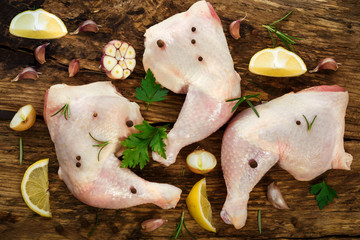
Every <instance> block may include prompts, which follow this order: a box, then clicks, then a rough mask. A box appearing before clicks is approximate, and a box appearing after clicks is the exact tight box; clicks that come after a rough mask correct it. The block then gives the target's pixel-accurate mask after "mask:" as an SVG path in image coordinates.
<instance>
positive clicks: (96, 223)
mask: <svg viewBox="0 0 360 240" xmlns="http://www.w3.org/2000/svg"><path fill="white" fill-rule="evenodd" d="M98 224H99V217H98V214H97V213H96V217H95V226H94V227H93V228H92V229H91V232H89V234H88V237H90V236H91V235H93V234H94V232H95V230H96V227H97V226H98Z"/></svg>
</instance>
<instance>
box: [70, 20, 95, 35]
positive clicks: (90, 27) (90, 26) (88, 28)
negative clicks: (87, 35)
mask: <svg viewBox="0 0 360 240" xmlns="http://www.w3.org/2000/svg"><path fill="white" fill-rule="evenodd" d="M99 27H101V26H100V25H97V24H96V22H94V21H93V20H86V21H84V22H82V23H81V24H80V26H79V27H78V28H77V29H76V30H75V31H73V32H71V33H69V34H70V35H75V34H78V33H80V32H94V33H97V32H98V31H99Z"/></svg>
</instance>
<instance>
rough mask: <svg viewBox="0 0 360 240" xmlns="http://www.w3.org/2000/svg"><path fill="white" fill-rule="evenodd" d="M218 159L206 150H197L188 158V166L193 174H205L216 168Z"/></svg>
mask: <svg viewBox="0 0 360 240" xmlns="http://www.w3.org/2000/svg"><path fill="white" fill-rule="evenodd" d="M216 163H217V161H216V157H215V156H214V155H213V154H212V153H210V152H208V151H205V150H195V151H193V152H192V153H190V154H189V155H188V156H187V158H186V164H187V165H188V167H189V169H190V170H191V171H192V172H193V173H197V174H205V173H208V172H210V171H211V170H213V169H214V168H215V166H216Z"/></svg>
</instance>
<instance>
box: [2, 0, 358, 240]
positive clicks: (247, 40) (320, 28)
mask: <svg viewBox="0 0 360 240" xmlns="http://www.w3.org/2000/svg"><path fill="white" fill-rule="evenodd" d="M193 2H194V0H182V1H178V0H176V1H170V0H144V1H142V0H132V1H108V0H91V1H81V0H40V1H32V0H22V1H15V0H8V1H3V2H2V3H3V4H2V6H1V8H0V110H6V111H9V112H10V115H11V113H12V114H13V113H14V112H16V111H17V109H18V108H19V107H21V106H23V105H25V104H29V103H30V104H32V105H33V106H34V107H35V109H36V111H37V114H38V117H37V122H36V123H35V125H34V126H33V127H32V128H31V129H30V130H28V131H26V132H22V133H18V132H14V131H12V130H10V129H9V127H8V125H9V120H7V119H1V120H0V142H1V147H0V182H1V184H0V238H1V239H87V238H88V237H87V235H88V233H89V232H90V231H91V229H92V228H93V226H94V224H95V215H96V213H98V216H99V225H98V227H97V229H96V231H95V232H94V234H93V236H91V237H90V239H168V236H170V234H171V233H172V231H173V230H174V229H175V224H176V223H177V222H178V220H179V218H180V215H181V212H182V211H185V212H186V215H185V219H186V224H187V226H188V228H189V229H190V230H191V232H192V233H194V234H195V235H196V236H197V237H198V239H245V238H248V239H267V238H269V239H291V238H294V239H295V238H296V239H299V238H306V239H310V238H311V239H316V238H324V239H327V238H329V239H334V238H340V239H345V238H360V230H359V229H360V202H359V199H360V177H359V171H360V161H359V159H360V126H359V124H360V117H359V113H360V75H359V69H360V48H359V43H360V40H359V39H360V8H359V6H358V1H357V0H338V1H336V0H334V1H322V0H316V1H314V0H287V1H285V0H274V1H268V0H264V1H257V0H247V1H241V2H240V1H235V0H232V1H222V0H210V2H211V4H212V5H213V7H214V8H215V10H216V12H217V13H218V15H219V17H220V19H221V20H222V24H223V26H224V31H225V34H226V37H227V40H228V44H229V48H230V51H231V54H232V56H233V59H234V64H235V68H236V70H237V71H238V72H239V73H240V75H241V77H242V91H243V94H250V93H258V92H260V93H261V96H262V98H263V99H264V100H270V99H273V98H276V97H279V96H281V95H283V94H285V93H287V92H289V91H298V90H301V89H303V88H306V87H310V86H314V85H320V84H338V85H340V86H342V87H345V88H346V89H347V90H348V91H349V95H350V101H349V106H348V109H347V114H346V129H345V149H346V151H347V152H349V153H351V154H352V155H353V156H354V161H353V164H352V170H351V171H341V170H331V171H328V172H326V173H325V174H323V175H322V176H320V177H319V178H317V179H315V180H313V181H311V182H298V181H296V180H294V178H293V177H292V176H291V175H289V174H288V173H287V172H285V171H284V170H282V169H280V168H279V167H278V166H275V167H274V168H273V169H271V170H270V171H269V172H268V173H267V174H266V175H265V177H264V178H263V179H262V180H261V181H260V182H259V183H258V184H257V185H256V187H255V188H254V190H253V192H252V193H251V196H250V201H249V206H248V209H249V210H248V220H247V223H246V226H245V227H244V228H242V229H241V230H235V229H234V228H233V227H232V226H229V225H226V224H225V223H223V221H222V220H221V219H220V217H219V214H220V210H221V208H222V205H223V203H224V201H225V196H226V187H225V183H224V180H223V177H222V172H221V165H220V162H219V164H218V166H217V167H216V168H215V170H213V171H212V172H210V173H209V174H207V176H206V177H207V184H208V185H207V188H208V195H209V200H210V202H211V204H212V208H213V218H214V225H215V227H216V228H217V229H218V231H217V233H210V232H207V231H205V230H203V229H202V228H201V227H199V226H198V225H197V224H196V222H195V221H194V220H193V219H192V218H191V216H190V215H189V214H188V212H187V209H186V204H185V198H186V196H187V194H188V193H189V191H190V189H191V187H192V185H193V184H194V183H195V182H197V181H198V180H199V179H201V178H202V176H200V175H195V174H193V173H191V172H190V171H189V170H188V169H187V168H186V165H185V157H186V156H187V154H188V153H190V152H191V151H192V150H193V149H194V148H196V147H197V146H201V147H204V148H205V149H207V150H209V151H211V152H213V153H214V154H215V156H216V157H217V158H218V160H220V145H221V138H222V135H223V132H224V129H225V128H224V127H222V128H221V129H220V130H219V131H218V132H216V133H214V134H213V135H212V136H210V137H209V138H207V139H205V140H203V141H201V142H200V143H196V144H192V145H190V146H188V147H186V148H184V149H183V150H182V151H181V152H180V155H179V156H178V159H177V162H176V164H174V165H172V166H171V167H169V168H164V167H162V166H160V165H159V164H157V163H155V162H152V163H151V164H150V165H149V166H147V167H146V168H145V169H144V170H143V171H141V172H140V171H139V170H136V171H135V172H136V173H137V174H139V175H140V176H142V177H144V178H145V179H147V180H150V181H159V182H168V183H171V184H174V185H176V186H178V187H180V188H181V189H182V190H183V194H182V197H181V200H180V202H179V204H178V206H177V207H176V209H172V210H168V211H166V210H161V209H159V208H158V207H156V206H153V205H142V206H138V207H133V208H130V209H123V210H103V209H96V208H93V207H89V206H87V205H85V204H83V203H81V202H80V201H78V200H77V199H75V198H74V197H73V196H72V195H71V194H70V192H69V191H68V190H67V188H66V186H65V184H64V183H63V182H62V181H61V180H60V179H59V177H58V175H57V170H58V163H57V160H56V155H55V150H54V145H53V143H52V142H51V140H50V136H49V133H48V130H47V127H46V125H45V123H44V121H43V118H42V108H43V96H44V93H45V91H46V89H48V88H49V87H50V86H51V85H53V84H58V83H67V84H72V85H80V84H86V83H90V82H95V81H104V80H109V79H108V78H107V77H106V75H105V74H104V73H103V72H102V71H100V70H99V69H98V66H99V64H100V58H101V50H102V47H103V46H104V45H105V44H106V43H107V42H108V41H110V40H112V39H119V40H125V41H128V42H130V43H131V44H132V45H133V46H134V47H135V49H136V51H137V57H136V60H137V63H138V65H137V66H136V69H135V71H134V73H133V74H132V75H131V76H130V78H129V79H128V80H125V81H114V84H115V85H116V86H117V87H118V88H119V89H120V91H121V92H122V93H123V95H124V96H125V97H127V98H129V99H130V100H132V101H136V102H138V103H139V104H140V105H141V110H142V114H143V116H144V118H145V119H147V120H148V121H150V122H152V123H173V122H175V121H176V118H177V115H178V113H179V111H180V109H181V106H182V103H183V100H184V98H185V96H183V95H176V94H173V93H170V94H169V96H168V98H167V100H166V101H163V102H159V103H155V104H152V106H151V107H150V110H149V111H148V112H146V111H145V106H144V104H143V103H141V102H139V101H138V100H137V99H135V98H134V95H135V93H134V90H135V88H136V87H137V86H139V84H140V79H141V78H142V77H143V76H144V75H145V72H144V70H143V67H142V64H141V60H142V54H143V51H144V47H143V34H144V32H145V30H146V28H148V27H150V26H151V25H153V24H156V23H158V22H160V21H162V20H164V19H165V18H167V17H170V16H171V15H173V14H175V13H178V12H182V11H185V10H187V9H188V8H189V7H190V6H191V4H192V3H193ZM34 6H35V7H36V8H39V7H41V8H44V9H45V10H48V11H50V12H53V13H55V14H56V15H57V16H59V17H60V18H61V19H62V20H63V21H64V22H65V24H66V26H67V27H68V30H69V31H73V30H75V29H76V28H77V26H78V25H79V24H80V23H81V22H82V21H84V20H87V19H93V20H95V21H96V22H97V23H98V24H100V25H102V28H101V29H100V31H99V32H98V33H96V34H94V33H81V34H79V35H74V36H70V35H67V36H65V37H63V38H61V39H57V40H51V41H50V42H51V44H50V46H49V47H48V48H47V50H46V51H47V53H46V58H47V62H46V63H45V64H44V65H38V64H36V62H35V59H34V56H33V50H34V49H35V47H36V46H38V45H39V44H41V43H44V42H48V41H39V40H29V39H22V38H17V37H14V36H11V35H10V34H9V32H8V27H9V24H10V21H11V19H12V18H13V17H14V16H15V15H16V14H17V13H19V12H21V11H24V10H28V9H32V8H34ZM290 10H293V11H294V13H293V15H292V16H291V17H290V18H289V20H287V21H284V22H283V23H281V24H279V26H280V27H281V29H282V30H284V31H285V32H287V33H290V34H291V35H293V36H296V37H300V38H302V39H303V40H301V41H298V43H299V44H298V45H296V46H295V51H296V53H297V54H299V55H300V56H301V57H302V58H303V59H304V61H305V63H306V65H307V66H308V68H309V69H311V68H313V67H315V66H316V65H317V62H318V61H319V60H321V59H322V58H324V57H334V58H335V59H336V60H337V61H338V62H340V63H342V66H341V67H340V68H339V70H338V71H337V72H322V73H314V74H310V73H306V74H305V75H303V76H301V77H296V78H269V77H260V76H256V75H254V74H251V73H249V71H248V70H247V67H248V62H249V60H250V58H251V56H252V55H253V54H254V53H255V52H257V51H259V50H261V49H263V48H265V47H270V46H271V40H270V38H269V36H268V34H267V32H266V31H265V29H264V28H262V27H261V25H262V24H266V23H271V22H272V21H274V20H276V19H278V18H280V17H282V16H283V15H285V14H286V13H287V12H289V11H290ZM245 13H247V21H244V22H243V23H242V25H241V38H240V39H239V40H234V39H232V38H231V37H230V35H229V32H228V25H229V24H230V22H231V21H232V20H234V19H237V18H240V17H243V16H244V15H245ZM254 29H255V30H256V31H257V33H258V34H254V32H253V30H254ZM279 44H280V43H279ZM73 58H80V59H81V70H80V72H79V73H78V74H77V75H76V76H75V77H74V78H69V77H68V73H67V65H68V63H69V61H70V60H71V59H73ZM26 66H35V67H36V68H37V69H38V71H40V72H42V75H41V76H40V78H39V79H38V80H37V81H33V80H23V81H19V82H17V83H11V82H10V80H11V79H12V78H13V77H14V76H16V75H17V73H18V72H19V71H20V70H21V69H22V68H23V67H26ZM244 108H245V106H242V107H241V108H240V109H239V110H238V111H241V110H242V109H244ZM20 136H21V137H22V138H23V143H24V163H23V165H21V166H20V165H19V160H18V154H19V148H18V141H19V137H20ZM47 157H49V158H50V163H49V182H50V193H51V196H50V198H51V199H50V200H51V209H52V213H53V218H52V219H46V218H43V217H40V216H38V215H37V214H35V213H33V212H32V211H31V210H30V209H28V208H27V206H26V205H25V203H24V201H23V199H22V197H21V193H20V183H21V180H22V176H23V174H24V172H25V170H26V168H27V167H28V166H29V165H30V164H32V163H33V162H35V161H36V160H39V159H42V158H47ZM183 169H186V170H185V175H184V176H182V171H183ZM322 178H325V179H326V180H327V182H328V184H329V185H331V186H333V187H334V188H335V190H336V191H337V193H338V196H339V198H338V199H335V201H334V203H332V204H330V205H328V206H326V207H325V208H324V209H323V210H322V211H320V210H319V209H318V207H317V204H316V201H315V199H314V196H312V195H310V193H309V187H310V185H311V184H313V183H316V182H319V181H320V180H321V179H322ZM273 180H275V181H277V182H278V185H279V186H280V188H281V189H282V192H283V195H284V197H285V199H286V201H287V202H288V205H289V206H290V208H291V209H290V210H277V209H275V208H274V207H272V205H271V204H270V203H269V202H268V201H267V199H266V187H267V185H268V184H269V183H270V182H271V181H273ZM259 209H260V210H261V211H262V231H263V234H262V235H259V232H258V227H257V220H256V214H257V210H259ZM154 217H162V218H165V219H168V220H169V221H168V222H167V223H166V224H165V225H164V226H163V227H161V228H160V229H158V230H156V231H154V232H152V233H143V232H141V230H140V223H141V222H142V221H143V220H146V219H148V218H154ZM183 239H186V238H183Z"/></svg>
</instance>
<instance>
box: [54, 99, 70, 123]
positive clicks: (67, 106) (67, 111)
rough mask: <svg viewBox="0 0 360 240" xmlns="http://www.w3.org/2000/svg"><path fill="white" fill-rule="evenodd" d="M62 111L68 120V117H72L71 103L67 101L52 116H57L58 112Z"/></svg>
mask: <svg viewBox="0 0 360 240" xmlns="http://www.w3.org/2000/svg"><path fill="white" fill-rule="evenodd" d="M60 112H62V113H61V114H62V115H64V118H65V120H68V118H70V108H69V103H65V105H64V106H62V108H60V110H59V111H57V112H56V113H54V114H53V115H51V117H53V116H56V115H57V114H58V113H60Z"/></svg>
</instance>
